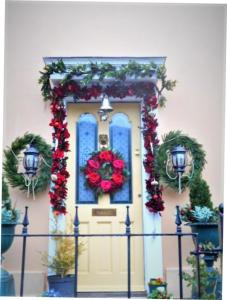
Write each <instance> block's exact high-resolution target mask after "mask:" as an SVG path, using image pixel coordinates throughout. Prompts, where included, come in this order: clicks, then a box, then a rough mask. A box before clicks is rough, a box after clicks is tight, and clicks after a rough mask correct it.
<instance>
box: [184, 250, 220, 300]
mask: <svg viewBox="0 0 227 300" xmlns="http://www.w3.org/2000/svg"><path fill="white" fill-rule="evenodd" d="M186 260H187V263H188V264H189V265H190V266H191V268H192V272H191V273H187V272H183V279H184V280H185V281H186V284H187V287H191V288H192V299H198V295H197V288H198V287H197V271H196V259H195V257H194V256H189V257H187V259H186ZM220 278H221V276H220V274H219V272H218V269H217V268H212V270H211V269H210V270H209V267H207V265H206V263H205V261H203V260H200V293H201V294H200V299H210V300H211V299H212V300H214V299H217V300H218V299H221V279H220Z"/></svg>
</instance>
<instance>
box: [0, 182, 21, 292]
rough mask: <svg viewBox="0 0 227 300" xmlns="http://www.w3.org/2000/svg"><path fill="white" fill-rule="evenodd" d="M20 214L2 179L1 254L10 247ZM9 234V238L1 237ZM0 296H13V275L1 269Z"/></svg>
mask: <svg viewBox="0 0 227 300" xmlns="http://www.w3.org/2000/svg"><path fill="white" fill-rule="evenodd" d="M19 217H20V213H19V211H18V210H16V209H15V207H12V202H11V200H10V196H9V190H8V185H7V183H6V182H5V180H4V178H3V177H2V213H1V233H2V235H1V254H3V253H5V252H6V251H7V250H8V249H9V248H10V247H11V245H12V243H13V239H14V236H13V234H14V233H15V227H16V225H17V223H18V220H19ZM3 234H11V236H3ZM0 282H1V284H0V296H15V285H14V278H13V275H12V274H10V273H9V272H8V271H7V270H5V269H3V268H2V267H1V271H0Z"/></svg>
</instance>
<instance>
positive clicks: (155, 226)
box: [44, 57, 166, 291]
mask: <svg viewBox="0 0 227 300" xmlns="http://www.w3.org/2000/svg"><path fill="white" fill-rule="evenodd" d="M59 59H62V60H63V62H64V63H65V65H67V66H73V65H74V66H75V65H77V64H81V63H82V64H83V63H86V62H87V63H89V62H91V61H94V62H98V63H100V62H109V63H111V64H113V65H116V66H118V65H122V64H124V63H128V62H129V61H130V60H133V61H136V62H138V63H146V62H150V61H153V62H154V63H155V64H156V65H162V64H164V63H165V59H166V57H68V58H62V57H45V58H44V62H45V64H46V65H50V64H52V63H53V62H56V61H58V60H59ZM63 77H64V75H62V74H52V75H51V78H50V80H51V86H52V87H54V86H56V85H57V84H58V83H59V81H60V80H61V79H63ZM135 81H136V79H135ZM110 99H111V102H117V103H120V102H121V101H119V100H116V99H114V98H110ZM142 100H143V99H142V98H134V99H131V98H129V99H128V98H127V97H126V98H125V99H124V103H126V102H128V103H135V102H137V103H140V104H141V108H142ZM83 102H85V103H88V102H87V101H85V100H79V101H77V102H75V101H74V99H73V98H72V97H65V98H64V105H65V107H66V108H67V104H68V103H75V104H76V103H83ZM92 102H93V103H95V102H96V103H97V102H98V103H99V102H100V103H101V99H95V100H94V101H92ZM91 105H92V104H91ZM153 113H154V114H156V116H157V109H156V110H155V111H154V112H153ZM141 127H143V121H142V117H141ZM140 138H141V145H140V147H141V166H143V157H144V155H145V153H146V150H145V148H144V143H143V134H142V132H141V137H140ZM53 147H55V145H54V144H53ZM147 176H148V175H147V174H146V172H145V169H144V168H143V167H142V176H141V180H142V182H141V185H142V197H141V198H142V201H143V210H142V211H143V212H142V218H143V231H144V232H143V233H161V232H162V228H161V216H160V215H159V214H157V213H156V214H155V213H151V212H149V211H148V210H147V208H146V206H145V203H146V202H147V191H146V186H145V180H146V178H147ZM49 220H50V221H49V232H51V231H52V230H53V222H52V220H53V213H52V210H51V208H50V212H49ZM57 223H58V229H60V230H63V229H64V228H65V217H64V216H58V222H57ZM143 239H144V241H143V242H144V287H145V290H147V291H148V282H149V280H150V278H157V277H163V254H162V239H161V237H157V236H156V237H144V238H143ZM54 251H55V243H54V241H53V240H51V239H50V240H49V254H50V255H53V253H54ZM48 274H51V272H50V270H48Z"/></svg>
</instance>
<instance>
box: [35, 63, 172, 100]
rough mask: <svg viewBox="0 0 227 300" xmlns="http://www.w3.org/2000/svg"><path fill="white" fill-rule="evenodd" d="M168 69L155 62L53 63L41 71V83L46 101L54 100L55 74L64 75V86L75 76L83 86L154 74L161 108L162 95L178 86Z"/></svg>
mask: <svg viewBox="0 0 227 300" xmlns="http://www.w3.org/2000/svg"><path fill="white" fill-rule="evenodd" d="M166 71H167V70H166V67H165V66H164V65H160V66H158V65H156V64H155V63H153V62H150V63H148V64H140V63H137V62H135V61H129V63H128V64H123V65H121V66H120V67H116V66H113V65H112V64H110V63H99V64H98V63H94V62H90V63H88V64H78V65H76V66H73V67H70V68H67V67H66V65H65V64H64V62H63V60H62V59H60V60H58V61H57V62H53V63H52V64H50V65H47V66H45V67H44V71H41V72H40V73H41V76H40V78H39V83H40V84H41V86H42V87H41V91H42V95H43V98H44V101H47V100H51V99H52V89H51V85H50V76H51V75H52V74H54V73H58V74H64V75H65V76H64V78H63V79H62V80H61V82H60V84H62V85H64V84H66V83H68V82H70V81H71V80H72V78H73V77H74V76H75V77H77V81H78V82H79V83H80V84H81V85H89V84H91V82H92V80H94V79H96V80H98V81H99V82H102V81H104V80H105V79H113V80H116V81H125V80H126V79H127V78H128V77H134V78H144V77H151V76H152V74H153V73H154V72H156V73H157V79H158V82H159V83H160V86H159V84H156V90H157V93H158V99H159V104H160V106H164V104H165V102H166V98H165V97H164V96H163V95H162V92H163V91H164V90H167V91H172V90H173V89H174V87H175V86H176V83H177V81H176V80H169V79H167V75H166Z"/></svg>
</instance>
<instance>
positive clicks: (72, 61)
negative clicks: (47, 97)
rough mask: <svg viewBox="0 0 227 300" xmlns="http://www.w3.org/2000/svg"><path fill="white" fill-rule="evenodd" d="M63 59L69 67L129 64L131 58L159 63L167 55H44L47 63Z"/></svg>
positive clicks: (143, 62) (163, 60)
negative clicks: (91, 63) (93, 63)
mask: <svg viewBox="0 0 227 300" xmlns="http://www.w3.org/2000/svg"><path fill="white" fill-rule="evenodd" d="M59 59H62V60H63V62H64V64H65V65H66V66H67V67H70V66H73V65H76V64H89V63H90V62H97V63H110V64H113V65H122V64H127V63H128V62H129V61H130V60H133V61H136V62H138V63H141V64H147V63H150V62H151V61H152V62H154V63H156V64H157V65H161V64H165V61H166V56H144V57H141V56H125V57H124V56H119V57H108V56H107V57H104V56H85V57H81V56H78V57H64V56H53V57H48V56H47V57H43V60H44V63H45V65H50V64H52V63H53V62H57V61H58V60H59Z"/></svg>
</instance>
